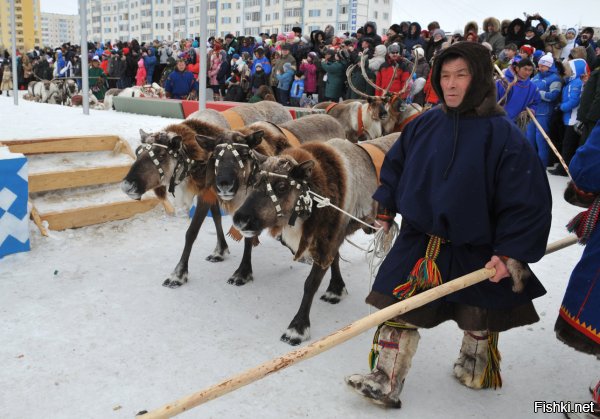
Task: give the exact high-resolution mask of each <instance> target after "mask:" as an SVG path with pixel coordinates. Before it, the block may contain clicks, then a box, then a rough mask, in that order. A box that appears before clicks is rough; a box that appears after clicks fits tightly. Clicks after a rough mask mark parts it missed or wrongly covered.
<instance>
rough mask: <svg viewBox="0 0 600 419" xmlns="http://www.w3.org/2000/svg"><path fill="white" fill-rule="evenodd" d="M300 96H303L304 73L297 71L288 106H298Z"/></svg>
mask: <svg viewBox="0 0 600 419" xmlns="http://www.w3.org/2000/svg"><path fill="white" fill-rule="evenodd" d="M302 95H304V73H302V71H300V70H298V71H296V74H295V75H294V81H293V83H292V88H291V89H290V104H291V105H292V106H300V99H302Z"/></svg>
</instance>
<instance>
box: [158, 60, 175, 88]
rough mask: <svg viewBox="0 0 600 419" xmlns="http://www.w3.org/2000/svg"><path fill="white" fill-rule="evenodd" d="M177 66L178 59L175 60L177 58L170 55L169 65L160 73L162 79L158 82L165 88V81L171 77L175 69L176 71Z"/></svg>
mask: <svg viewBox="0 0 600 419" xmlns="http://www.w3.org/2000/svg"><path fill="white" fill-rule="evenodd" d="M176 66H177V61H175V58H173V57H169V58H168V59H167V66H166V67H165V69H164V70H163V72H162V74H161V75H160V80H159V82H158V84H159V85H160V86H161V87H163V88H164V87H165V83H166V81H167V78H168V77H169V74H171V73H172V72H173V71H175V67H176Z"/></svg>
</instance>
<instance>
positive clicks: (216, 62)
mask: <svg viewBox="0 0 600 419" xmlns="http://www.w3.org/2000/svg"><path fill="white" fill-rule="evenodd" d="M222 63H223V61H222V59H221V52H220V51H217V50H215V51H213V52H212V54H211V56H210V67H209V69H208V71H207V75H208V81H209V85H210V87H211V88H212V89H213V94H214V96H215V99H216V100H219V95H220V83H219V81H218V80H217V75H218V74H219V70H220V69H221V65H222Z"/></svg>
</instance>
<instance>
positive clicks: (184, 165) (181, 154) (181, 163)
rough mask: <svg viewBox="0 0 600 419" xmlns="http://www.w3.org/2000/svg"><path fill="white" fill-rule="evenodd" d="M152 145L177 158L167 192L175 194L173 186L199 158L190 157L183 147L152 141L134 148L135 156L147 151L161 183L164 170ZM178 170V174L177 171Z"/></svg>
mask: <svg viewBox="0 0 600 419" xmlns="http://www.w3.org/2000/svg"><path fill="white" fill-rule="evenodd" d="M154 147H160V148H164V149H166V150H168V153H169V155H171V156H173V157H174V158H175V159H177V163H176V164H175V169H173V176H171V181H170V182H169V192H170V193H171V194H172V195H173V196H174V195H175V193H174V192H175V186H177V185H179V184H180V183H181V182H182V181H183V179H185V178H186V177H187V175H188V174H189V173H190V171H191V169H192V168H193V166H194V165H195V164H196V163H197V162H199V160H193V159H191V158H190V157H189V156H188V155H187V153H185V151H184V149H183V147H182V148H181V149H179V150H178V151H177V150H173V149H170V148H169V147H168V146H166V145H164V144H158V143H152V144H148V143H146V144H142V145H140V146H139V147H138V148H137V149H136V150H135V155H136V157H138V158H139V156H140V155H141V154H142V153H143V152H144V151H147V152H148V156H150V160H151V161H152V163H153V164H154V166H156V170H157V171H158V175H159V176H160V183H162V181H163V179H164V178H165V171H164V170H163V168H162V165H161V162H160V161H159V160H158V158H157V156H156V154H155V153H154V150H153V149H154ZM179 170H180V173H179V175H177V172H178V171H179Z"/></svg>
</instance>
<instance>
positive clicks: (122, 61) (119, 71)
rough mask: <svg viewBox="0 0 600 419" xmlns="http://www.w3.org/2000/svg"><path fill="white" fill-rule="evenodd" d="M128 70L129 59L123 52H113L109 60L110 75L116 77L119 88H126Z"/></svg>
mask: <svg viewBox="0 0 600 419" xmlns="http://www.w3.org/2000/svg"><path fill="white" fill-rule="evenodd" d="M126 71H127V61H126V58H125V57H124V56H123V54H122V53H119V54H113V55H112V56H111V57H110V60H109V62H108V76H109V77H116V78H118V79H119V80H117V88H118V89H124V88H125V87H127V86H126V82H125V72H126Z"/></svg>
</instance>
